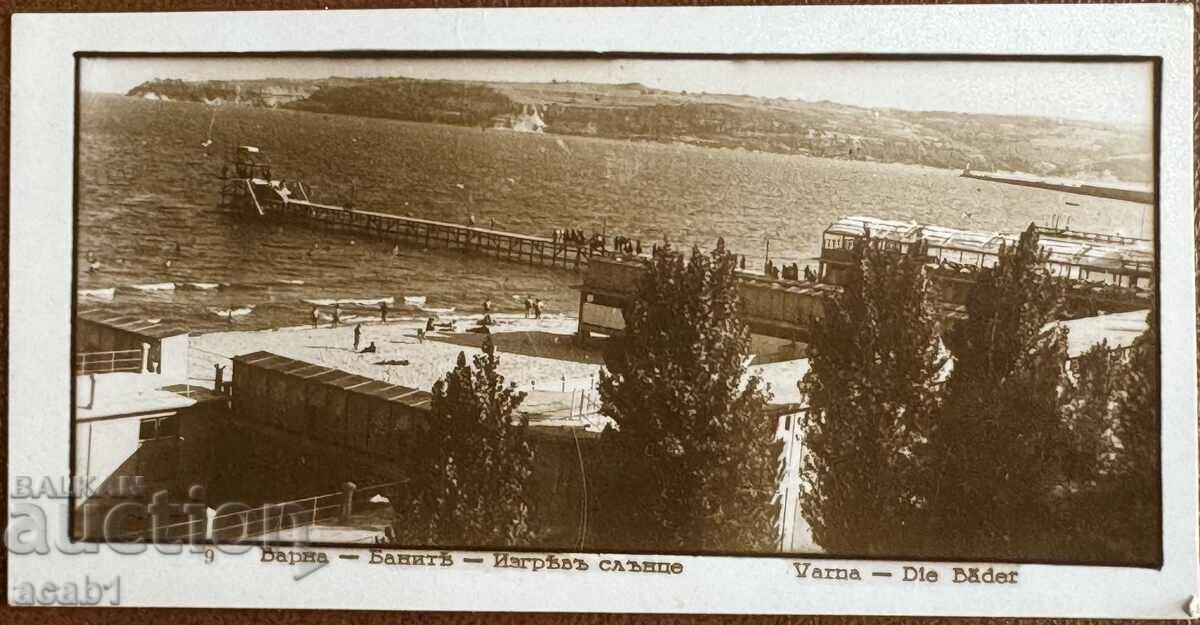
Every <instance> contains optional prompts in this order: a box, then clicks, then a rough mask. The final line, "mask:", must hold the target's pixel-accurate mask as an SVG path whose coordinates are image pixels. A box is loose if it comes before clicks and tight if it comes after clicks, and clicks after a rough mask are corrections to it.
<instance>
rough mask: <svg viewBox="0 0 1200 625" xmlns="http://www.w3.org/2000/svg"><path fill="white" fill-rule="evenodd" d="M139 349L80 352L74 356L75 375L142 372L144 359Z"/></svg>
mask: <svg viewBox="0 0 1200 625" xmlns="http://www.w3.org/2000/svg"><path fill="white" fill-rule="evenodd" d="M143 351H144V350H141V349H121V350H116V351H108V352H82V353H78V354H75V374H76V375H87V374H89V373H113V372H117V371H133V372H138V371H142V370H143V369H144V368H145V359H144V357H143Z"/></svg>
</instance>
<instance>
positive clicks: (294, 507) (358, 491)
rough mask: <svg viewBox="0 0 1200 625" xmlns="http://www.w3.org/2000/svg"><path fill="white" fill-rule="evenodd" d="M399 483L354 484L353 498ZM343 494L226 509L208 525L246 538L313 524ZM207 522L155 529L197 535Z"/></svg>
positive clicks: (167, 535)
mask: <svg viewBox="0 0 1200 625" xmlns="http://www.w3.org/2000/svg"><path fill="white" fill-rule="evenodd" d="M402 483H403V482H402V481H393V482H381V483H378V484H372V485H370V486H365V487H361V488H355V490H354V493H355V498H358V497H362V496H365V494H366V493H371V492H376V491H381V490H383V489H385V488H390V487H392V486H397V485H399V484H402ZM345 496H346V493H345V491H335V492H331V493H323V494H321V495H313V496H311V497H304V498H302V499H293V500H291V501H283V502H279V503H265V504H263V505H261V506H258V507H256V508H250V509H248V510H239V511H237V512H229V513H226V514H221V515H217V516H214V517H212V525H211V527H212V533H213V535H214V536H216V535H217V534H219V533H222V532H224V531H225V530H229V529H233V528H239V527H240V528H243V534H244V535H243V536H241V537H240V539H246V538H251V537H253V536H258V535H261V534H266V533H269V532H272V531H279V530H281V529H291V528H296V527H303V526H305V525H312V524H315V523H316V522H317V521H318V520H320V519H321V518H328V517H322V516H321V515H320V513H321V512H326V511H329V510H341V509H342V503H341V501H340V499H341V498H343V497H345ZM324 499H337V500H339V501H338V502H337V503H335V504H324V503H323V502H321V500H324ZM319 502H320V503H319ZM300 504H304V505H300ZM285 510H290V511H291V513H290V514H289V515H288V516H290V517H291V519H292V523H291V524H290V525H287V526H286V528H285V526H284V525H283V519H284V511H285ZM273 512H277V513H273ZM306 515H307V520H306V521H304V520H303V518H304V517H305V516H306ZM298 516H299V517H302V519H301V521H302V522H296V517H298ZM226 519H237V521H238V523H233V524H221V521H220V520H226ZM270 523H273V524H274V525H273V526H272V525H270ZM197 524H199V525H200V528H199V531H196V529H195V528H194V527H193V526H195V525H197ZM257 525H261V527H262V531H254V530H256V528H255V526H257ZM207 526H208V525H207V523H206V521H205V520H204V519H188V520H186V521H180V522H178V523H171V524H168V525H163V526H160V527H158V528H157V529H158V531H159V532H165V535H164V536H163V539H166V540H171V539H173V538H189V537H191V536H194V535H197V534H203V533H204V532H205V528H206V527H207ZM180 527H187V528H189V529H188V531H186V532H184V533H179V534H177V535H174V536H173V535H172V530H173V529H175V528H180ZM247 530H249V531H247ZM251 531H254V533H251ZM153 533H154V530H153V529H150V530H144V531H140V532H131V533H128V534H125V536H124V538H127V539H140V538H153V537H154V536H153Z"/></svg>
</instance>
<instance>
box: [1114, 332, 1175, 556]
mask: <svg viewBox="0 0 1200 625" xmlns="http://www.w3.org/2000/svg"><path fill="white" fill-rule="evenodd" d="M1146 322H1147V329H1146V331H1145V332H1143V333H1142V335H1141V336H1139V337H1138V338H1137V339H1136V340H1135V341H1134V342H1133V345H1132V346H1131V347H1130V349H1129V353H1128V357H1127V358H1126V359H1124V360H1122V361H1120V362H1118V363H1117V364H1116V365H1115V366H1114V369H1115V373H1114V375H1113V380H1114V383H1113V385H1112V388H1113V395H1114V402H1113V403H1114V428H1113V434H1114V438H1115V440H1116V442H1117V449H1115V450H1114V452H1115V453H1114V454H1113V466H1112V472H1111V475H1112V478H1111V484H1112V485H1113V487H1112V489H1111V491H1110V492H1109V493H1108V496H1107V497H1106V501H1107V504H1108V510H1109V511H1110V512H1111V514H1113V515H1114V527H1113V528H1112V531H1111V535H1112V536H1113V537H1114V539H1115V541H1114V542H1116V544H1117V550H1118V551H1117V554H1116V555H1117V556H1118V557H1119V558H1121V559H1122V560H1123V561H1126V562H1131V563H1134V564H1142V565H1149V566H1153V565H1157V564H1160V563H1161V562H1162V555H1163V554H1162V540H1161V538H1162V498H1161V485H1160V483H1159V482H1160V480H1161V468H1162V461H1161V456H1160V452H1161V440H1162V425H1161V424H1162V418H1161V413H1160V404H1159V400H1160V397H1161V381H1160V377H1159V362H1160V360H1159V332H1158V314H1157V312H1156V311H1154V310H1151V311H1147V313H1146Z"/></svg>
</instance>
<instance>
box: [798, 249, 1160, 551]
mask: <svg viewBox="0 0 1200 625" xmlns="http://www.w3.org/2000/svg"><path fill="white" fill-rule="evenodd" d="M910 252H911V253H910V254H909V255H908V256H907V257H904V256H902V255H900V254H898V253H896V252H891V253H887V252H882V251H880V250H879V249H878V245H874V246H872V245H870V244H867V245H864V246H861V247H860V248H858V249H856V250H854V259H855V263H854V266H853V267H852V269H851V271H849V272H847V280H848V283H847V285H846V286H845V290H844V293H843V294H842V295H841V296H840V297H837V298H834V300H833V301H832V302H831V303H830V304H829V305H828V306H827V308H826V311H825V316H824V318H822V319H820V320H817V321H816V323H815V324H814V325H813V339H812V340H813V344H812V345H811V346H810V353H811V361H810V371H809V373H808V375H807V376H806V377H805V379H804V380H803V381H802V390H803V391H804V392H805V394H806V396H807V398H808V401H809V411H808V417H807V422H806V424H805V432H804V435H805V447H806V451H807V457H806V464H805V474H804V478H805V483H806V486H807V490H806V491H805V492H804V493H803V494H802V500H801V501H802V506H803V509H804V514H805V517H806V519H807V520H808V521H809V523H810V525H811V526H812V528H813V535H814V539H815V540H816V542H817V543H818V544H820V545H821V546H822V547H824V548H825V549H827V550H829V551H831V552H835V553H839V554H866V555H907V554H912V555H919V556H923V557H942V558H955V559H984V558H986V559H995V558H1019V559H1027V560H1033V559H1036V560H1049V561H1070V562H1106V563H1122V564H1142V565H1155V564H1156V563H1158V562H1161V542H1160V539H1159V536H1160V528H1161V498H1160V489H1159V475H1160V465H1161V462H1160V458H1159V436H1160V416H1159V406H1158V402H1159V397H1160V393H1159V377H1158V376H1159V372H1158V371H1159V370H1158V357H1159V356H1158V355H1159V350H1158V345H1159V343H1158V331H1157V325H1156V323H1157V316H1156V315H1155V314H1154V313H1153V312H1152V311H1150V312H1148V313H1147V315H1148V316H1147V319H1148V323H1149V328H1148V330H1147V331H1146V332H1145V333H1144V334H1143V335H1142V336H1141V337H1139V338H1138V339H1137V340H1136V341H1135V342H1134V343H1133V345H1132V346H1130V347H1129V348H1128V349H1112V348H1111V347H1110V345H1109V344H1108V343H1107V342H1103V341H1102V342H1101V343H1100V344H1098V345H1095V346H1093V347H1092V348H1091V349H1089V350H1087V351H1086V352H1085V353H1083V354H1081V355H1079V356H1078V357H1077V358H1075V359H1073V360H1068V352H1067V330H1066V329H1065V327H1064V326H1063V325H1062V324H1060V323H1058V321H1060V320H1061V319H1062V318H1064V317H1065V316H1067V315H1066V310H1065V308H1064V301H1065V285H1064V283H1063V281H1062V280H1061V279H1058V278H1055V277H1054V276H1052V275H1051V274H1050V273H1049V269H1048V265H1047V257H1046V254H1045V253H1044V252H1043V251H1042V250H1041V248H1040V247H1039V246H1038V241H1037V231H1036V229H1035V228H1033V227H1032V226H1031V227H1030V228H1029V229H1028V230H1027V231H1026V232H1025V233H1024V234H1023V235H1022V236H1021V237H1020V239H1019V240H1018V242H1017V244H1016V245H1014V246H1012V247H1011V248H1006V249H1002V250H1001V254H1000V258H999V260H998V262H997V264H996V265H995V266H994V267H989V268H985V269H983V270H981V271H980V272H979V273H978V274H977V279H976V282H975V283H974V285H973V286H972V289H971V291H970V295H969V298H968V302H967V306H966V313H967V314H966V318H965V319H963V320H961V321H958V322H957V324H956V325H954V326H953V327H952V328H951V329H950V330H948V331H946V332H943V333H942V334H943V339H944V340H945V342H946V344H947V345H948V346H949V347H950V349H951V352H952V355H953V366H952V367H951V368H950V373H949V375H948V376H945V375H944V374H942V373H939V372H938V369H939V368H940V366H939V363H940V362H941V361H940V358H939V356H938V352H937V349H936V347H935V346H936V345H937V340H936V332H935V330H934V328H935V325H936V324H935V322H934V321H933V317H932V311H931V310H930V308H929V302H930V301H932V298H933V291H932V290H931V289H930V284H929V282H928V280H927V279H926V278H924V277H923V275H924V271H923V268H922V265H923V264H924V262H923V260H922V259H921V257H922V256H923V255H924V252H923V251H920V250H919V249H918V250H917V251H915V252H912V251H911V250H910ZM942 371H944V369H942ZM943 378H945V382H944V383H941V380H942V379H943Z"/></svg>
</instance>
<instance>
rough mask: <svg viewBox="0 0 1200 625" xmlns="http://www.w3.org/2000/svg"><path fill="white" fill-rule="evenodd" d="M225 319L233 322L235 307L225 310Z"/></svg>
mask: <svg viewBox="0 0 1200 625" xmlns="http://www.w3.org/2000/svg"><path fill="white" fill-rule="evenodd" d="M225 321H228V322H229V323H233V308H230V309H229V310H227V311H225Z"/></svg>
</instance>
